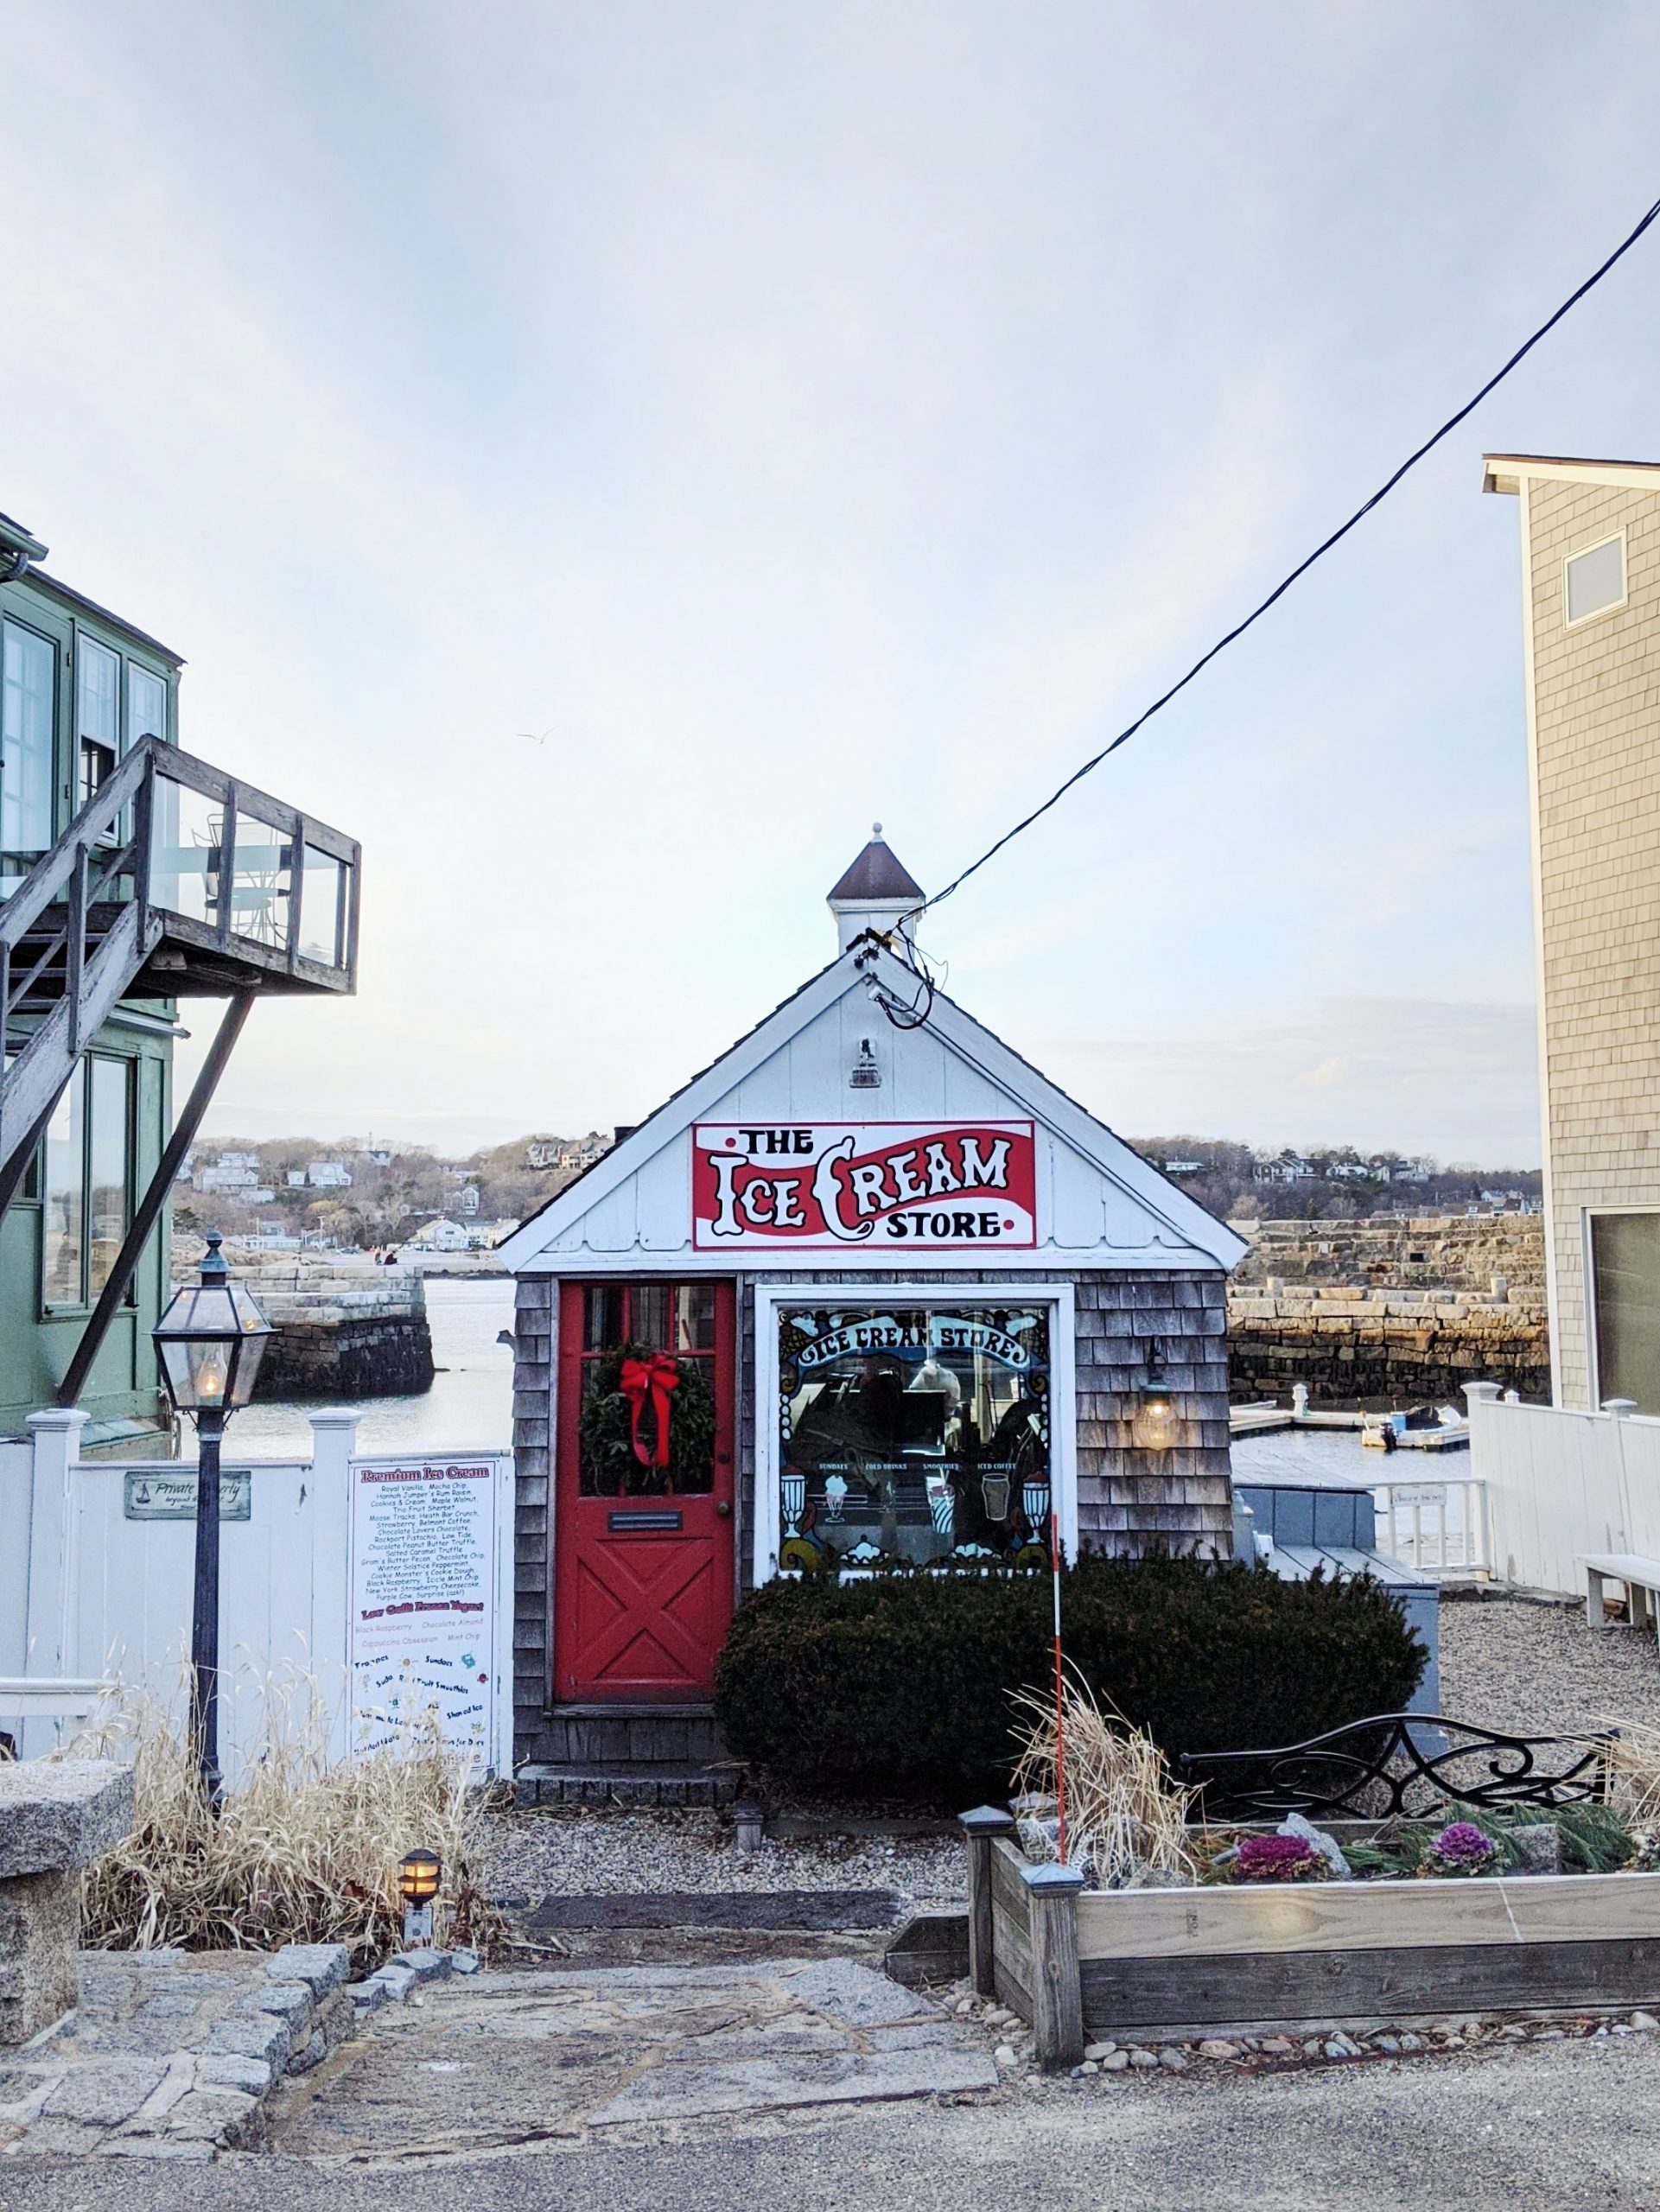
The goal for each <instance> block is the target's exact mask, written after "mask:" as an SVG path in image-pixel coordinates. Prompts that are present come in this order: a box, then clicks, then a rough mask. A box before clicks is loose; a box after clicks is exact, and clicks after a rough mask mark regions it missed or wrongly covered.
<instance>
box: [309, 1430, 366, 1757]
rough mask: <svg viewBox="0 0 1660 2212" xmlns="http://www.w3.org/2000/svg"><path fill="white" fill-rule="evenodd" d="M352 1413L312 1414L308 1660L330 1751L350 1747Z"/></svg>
mask: <svg viewBox="0 0 1660 2212" xmlns="http://www.w3.org/2000/svg"><path fill="white" fill-rule="evenodd" d="M358 1419H359V1416H358V1415H357V1414H354V1413H345V1412H340V1413H336V1412H334V1411H333V1410H332V1409H331V1410H330V1411H328V1412H326V1413H315V1414H312V1415H311V1511H312V1521H311V1661H312V1664H313V1666H314V1667H315V1669H316V1671H317V1681H318V1687H319V1688H321V1692H322V1694H323V1697H324V1699H325V1700H326V1702H327V1704H328V1708H329V1710H330V1712H331V1713H333V1715H334V1719H333V1724H332V1730H331V1734H332V1742H331V1745H330V1748H331V1750H332V1751H333V1753H334V1757H335V1758H345V1757H346V1755H347V1751H348V1750H349V1749H350V1742H349V1737H350V1729H351V1710H350V1707H351V1683H350V1681H349V1679H348V1670H349V1669H350V1666H351V1635H352V1623H351V1611H352V1459H353V1454H354V1453H355V1452H356V1450H357V1441H358Z"/></svg>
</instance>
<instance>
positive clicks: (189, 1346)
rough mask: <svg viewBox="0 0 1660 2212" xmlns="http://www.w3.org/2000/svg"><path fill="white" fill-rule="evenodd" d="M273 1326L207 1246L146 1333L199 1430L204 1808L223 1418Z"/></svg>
mask: <svg viewBox="0 0 1660 2212" xmlns="http://www.w3.org/2000/svg"><path fill="white" fill-rule="evenodd" d="M270 1334H271V1327H270V1322H269V1321H268V1320H267V1319H265V1317H264V1314H263V1313H261V1312H260V1310H259V1308H258V1306H256V1305H255V1303H254V1301H253V1300H252V1298H251V1296H250V1295H249V1294H248V1293H247V1292H246V1291H245V1290H241V1289H239V1288H238V1287H237V1286H236V1284H234V1283H233V1282H232V1281H231V1277H230V1270H229V1269H228V1268H226V1264H225V1262H224V1260H223V1259H222V1258H221V1256H220V1254H219V1237H218V1236H216V1235H215V1236H210V1237H209V1238H208V1240H207V1251H206V1253H205V1254H204V1255H203V1256H202V1263H201V1281H200V1282H198V1283H186V1284H184V1285H183V1286H182V1287H181V1288H180V1289H178V1290H176V1291H175V1293H174V1294H173V1300H172V1303H171V1304H170V1305H169V1307H168V1309H167V1311H166V1313H163V1314H162V1318H161V1319H160V1320H159V1321H158V1322H157V1323H156V1326H155V1327H154V1328H153V1329H152V1330H151V1331H150V1336H151V1338H152V1339H153V1341H154V1343H155V1345H156V1357H158V1358H159V1359H160V1361H161V1363H162V1381H163V1382H164V1383H166V1385H167V1394H168V1395H169V1398H171V1399H172V1401H173V1404H174V1408H175V1411H177V1412H179V1413H181V1414H189V1415H190V1416H191V1418H192V1420H194V1422H195V1424H196V1436H197V1440H198V1448H197V1452H196V1581H195V1592H194V1598H193V1600H192V1604H191V1611H190V1740H191V1743H192V1745H193V1746H194V1750H195V1754H196V1771H197V1773H198V1774H199V1775H200V1777H201V1785H202V1788H203V1789H204V1790H205V1791H206V1792H207V1799H208V1802H209V1803H210V1804H211V1805H213V1807H214V1808H215V1809H217V1808H218V1806H219V1799H220V1797H221V1796H222V1794H223V1792H222V1789H221V1785H220V1779H219V1440H220V1438H221V1437H222V1436H223V1435H224V1433H225V1423H226V1417H227V1416H228V1415H229V1414H233V1413H234V1412H235V1411H236V1410H237V1408H238V1407H239V1406H245V1405H246V1404H247V1402H248V1401H249V1399H250V1398H251V1396H252V1395H253V1386H254V1378H255V1376H257V1375H258V1372H259V1363H260V1361H261V1360H262V1359H263V1358H264V1353H265V1346H266V1344H268V1343H269V1342H270Z"/></svg>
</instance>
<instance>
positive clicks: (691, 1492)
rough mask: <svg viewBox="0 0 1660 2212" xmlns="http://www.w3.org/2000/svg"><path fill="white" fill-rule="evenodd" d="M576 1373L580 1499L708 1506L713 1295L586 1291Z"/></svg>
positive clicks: (667, 1286) (679, 1287)
mask: <svg viewBox="0 0 1660 2212" xmlns="http://www.w3.org/2000/svg"><path fill="white" fill-rule="evenodd" d="M715 1427H716V1410H715V1288H714V1286H713V1285H712V1284H709V1283H697V1282H691V1283H593V1284H590V1285H589V1286H588V1288H587V1290H585V1291H584V1293H583V1294H582V1411H581V1415H580V1437H581V1447H580V1452H579V1458H578V1478H579V1484H580V1488H581V1491H582V1496H583V1497H703V1496H707V1495H708V1493H709V1491H711V1490H712V1489H713V1488H714V1484H715Z"/></svg>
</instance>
